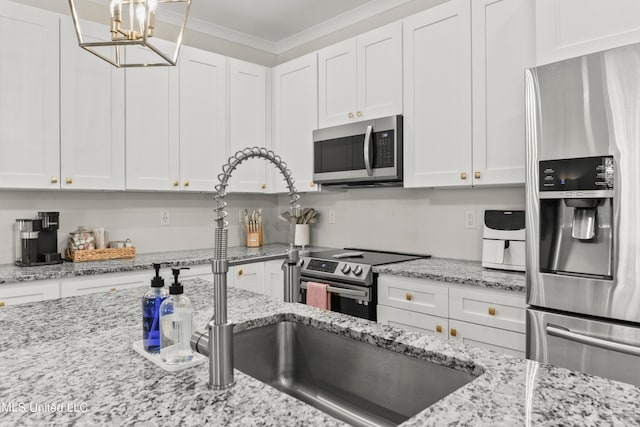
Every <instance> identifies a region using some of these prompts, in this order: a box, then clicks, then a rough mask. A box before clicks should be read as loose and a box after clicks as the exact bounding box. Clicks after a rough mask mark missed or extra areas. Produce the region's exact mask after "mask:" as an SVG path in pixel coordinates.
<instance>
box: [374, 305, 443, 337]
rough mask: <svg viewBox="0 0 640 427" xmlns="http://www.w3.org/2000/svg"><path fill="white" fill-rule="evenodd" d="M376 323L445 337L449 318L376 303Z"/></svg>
mask: <svg viewBox="0 0 640 427" xmlns="http://www.w3.org/2000/svg"><path fill="white" fill-rule="evenodd" d="M377 311H378V313H377V314H378V323H382V324H383V325H388V326H395V327H397V328H401V329H405V330H407V331H413V332H419V333H421V334H426V335H433V336H436V337H441V338H444V339H447V331H448V330H449V319H446V318H443V317H437V316H429V315H427V314H422V313H416V312H415V311H409V310H402V309H398V308H393V307H387V306H385V305H378V308H377Z"/></svg>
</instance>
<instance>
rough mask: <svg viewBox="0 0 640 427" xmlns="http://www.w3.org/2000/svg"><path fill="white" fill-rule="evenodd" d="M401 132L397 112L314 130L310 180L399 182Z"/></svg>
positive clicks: (355, 183) (354, 183) (342, 183)
mask: <svg viewBox="0 0 640 427" xmlns="http://www.w3.org/2000/svg"><path fill="white" fill-rule="evenodd" d="M402 134H403V133H402V116H399V115H398V116H390V117H382V118H379V119H373V120H365V121H361V122H356V123H349V124H346V125H341V126H334V127H330V128H324V129H317V130H314V131H313V180H314V182H316V183H319V184H324V185H331V186H360V185H385V186H390V185H391V186H399V185H402V173H403V172H402V141H403V136H402Z"/></svg>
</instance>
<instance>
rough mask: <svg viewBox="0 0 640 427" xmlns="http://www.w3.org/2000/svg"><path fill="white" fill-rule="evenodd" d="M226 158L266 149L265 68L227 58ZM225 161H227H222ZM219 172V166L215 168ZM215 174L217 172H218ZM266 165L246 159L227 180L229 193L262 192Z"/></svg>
mask: <svg viewBox="0 0 640 427" xmlns="http://www.w3.org/2000/svg"><path fill="white" fill-rule="evenodd" d="M228 61H229V63H228V64H229V155H230V156H231V155H233V154H235V153H236V152H237V151H238V150H242V149H243V148H246V147H268V144H269V141H268V140H267V110H266V108H267V98H266V96H267V71H268V70H267V69H266V68H265V67H262V66H260V65H256V64H251V63H249V62H244V61H239V60H237V59H229V60H228ZM225 160H226V159H225ZM215 170H216V171H219V172H221V171H222V164H220V165H219V166H217V165H216V166H215ZM219 172H218V173H219ZM266 175H267V162H266V161H265V160H263V159H257V158H254V159H249V160H247V161H245V162H244V163H242V164H241V166H240V167H238V169H236V171H235V172H234V173H233V176H232V177H231V179H230V180H229V187H228V190H229V191H230V192H249V193H264V192H265V191H266V189H267V180H266Z"/></svg>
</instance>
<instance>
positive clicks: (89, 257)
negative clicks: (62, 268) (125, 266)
mask: <svg viewBox="0 0 640 427" xmlns="http://www.w3.org/2000/svg"><path fill="white" fill-rule="evenodd" d="M135 256H136V248H135V247H133V246H132V247H130V248H107V249H89V250H85V251H72V250H70V249H67V253H66V258H67V259H68V260H69V261H73V262H84V261H105V260H108V259H120V258H134V257H135Z"/></svg>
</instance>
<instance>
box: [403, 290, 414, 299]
mask: <svg viewBox="0 0 640 427" xmlns="http://www.w3.org/2000/svg"><path fill="white" fill-rule="evenodd" d="M404 297H405V298H406V299H407V301H411V300H412V299H413V295H411V294H410V293H409V292H407V293H406V294H405V295H404Z"/></svg>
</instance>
